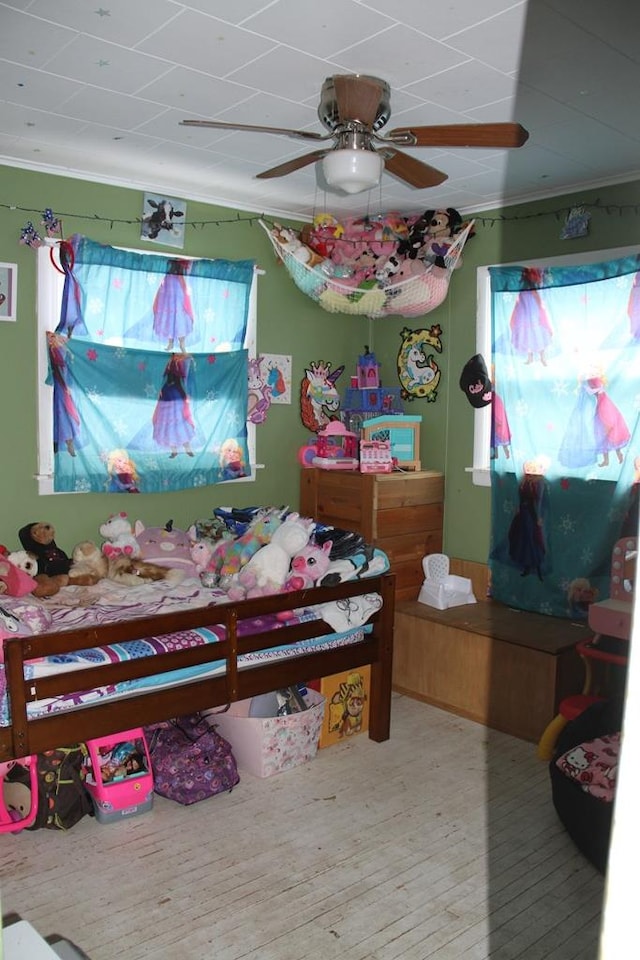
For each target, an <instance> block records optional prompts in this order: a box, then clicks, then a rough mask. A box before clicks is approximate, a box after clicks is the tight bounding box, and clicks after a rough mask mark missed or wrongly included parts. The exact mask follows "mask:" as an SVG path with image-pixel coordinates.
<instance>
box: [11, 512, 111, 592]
mask: <svg viewBox="0 0 640 960" xmlns="http://www.w3.org/2000/svg"><path fill="white" fill-rule="evenodd" d="M55 533H56V532H55V529H54V527H53V524H51V523H45V522H39V523H27V524H26V526H24V527H22V528H21V529H20V530H19V531H18V536H19V538H20V543H21V544H22V546H23V547H24V549H25V550H26V551H27V552H28V553H31V554H33V555H34V556H35V558H36V560H37V561H38V572H37V574H36V576H35V579H36V581H37V582H38V583H39V584H40V585H41V588H42V592H41V593H40V594H39V595H40V596H52V595H53V594H55V593H57V592H58V590H59V589H60V587H65V586H67V584H72V585H74V586H87V585H88V584H92V583H97V579H99V578H97V579H96V576H95V574H94V573H86V572H78V573H77V574H76V573H75V571H74V570H72V560H71V558H70V557H68V556H67V554H66V553H65V552H64V550H62V549H61V548H60V547H59V546H58V545H57V543H56V541H55ZM34 592H35V591H34Z"/></svg>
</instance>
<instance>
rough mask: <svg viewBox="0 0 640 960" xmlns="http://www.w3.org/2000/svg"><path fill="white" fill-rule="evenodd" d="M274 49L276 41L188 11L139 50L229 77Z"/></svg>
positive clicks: (148, 40)
mask: <svg viewBox="0 0 640 960" xmlns="http://www.w3.org/2000/svg"><path fill="white" fill-rule="evenodd" d="M176 33H178V35H179V36H180V37H182V38H184V39H183V42H182V43H176ZM185 39H186V40H187V42H184V40H185ZM273 46H274V44H273V41H271V40H265V39H264V38H262V37H258V36H256V34H254V33H251V32H250V31H248V30H243V29H242V28H241V27H236V26H234V25H233V24H229V23H225V22H224V21H223V20H219V19H217V18H215V17H209V16H206V15H205V14H202V13H197V12H195V11H191V10H185V11H184V12H182V13H181V14H180V16H179V17H177V18H176V20H174V21H172V22H171V23H170V24H168V25H167V26H166V27H160V29H159V30H158V31H156V32H155V33H153V34H152V35H151V36H150V37H148V38H147V39H146V40H143V41H142V43H141V44H140V45H139V49H140V50H141V51H142V52H144V53H148V54H151V55H152V56H154V57H161V58H162V59H164V60H167V61H169V62H170V63H176V64H181V65H182V66H185V67H190V68H191V69H193V70H202V71H203V72H204V73H208V74H211V75H212V76H215V77H226V76H227V74H229V73H231V72H232V71H234V70H235V69H237V67H238V66H240V64H243V63H248V62H249V61H251V60H253V59H255V58H256V57H260V56H262V55H263V54H264V53H266V52H267V51H268V50H271V49H272V47H273Z"/></svg>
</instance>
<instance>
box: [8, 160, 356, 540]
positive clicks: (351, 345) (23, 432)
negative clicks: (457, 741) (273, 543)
mask: <svg viewBox="0 0 640 960" xmlns="http://www.w3.org/2000/svg"><path fill="white" fill-rule="evenodd" d="M0 204H2V206H0V261H2V262H5V263H17V264H18V320H17V323H0V358H1V359H0V364H2V369H3V375H2V377H1V378H0V408H1V409H2V410H3V411H4V418H3V427H2V436H3V456H2V459H3V467H4V469H3V471H2V481H1V489H2V497H0V543H4V544H5V545H6V546H7V547H8V549H10V550H16V549H18V548H19V547H20V544H19V542H18V530H19V529H20V527H21V526H23V525H24V524H25V523H30V522H33V521H37V520H47V521H49V522H51V523H53V524H54V526H55V527H56V531H57V534H56V540H57V543H58V544H59V546H61V547H62V549H64V550H65V551H66V552H67V553H70V552H71V550H72V548H73V546H74V545H75V543H77V542H78V541H79V540H83V539H91V540H96V541H97V542H100V536H99V532H98V528H99V526H100V524H101V523H102V522H103V521H104V520H105V519H106V518H107V517H108V516H109V515H110V514H111V513H115V512H118V511H120V510H126V511H127V512H128V514H129V517H130V518H131V519H140V520H142V521H143V522H144V523H145V525H147V526H149V525H156V524H164V523H165V522H166V521H167V520H168V519H169V518H172V519H173V520H174V523H175V524H176V526H179V527H184V526H187V525H188V524H189V523H191V522H192V521H193V520H195V519H197V518H199V517H208V516H210V515H211V511H212V510H213V508H214V507H216V506H221V505H225V506H227V505H230V506H246V505H250V504H258V503H275V504H289V505H290V506H292V507H296V506H297V505H298V499H299V469H298V463H297V460H296V453H297V451H298V448H299V447H300V446H301V445H302V444H303V443H305V442H306V441H307V438H308V437H309V432H308V430H306V429H305V427H304V426H303V424H302V421H301V419H300V407H299V401H298V394H299V386H300V381H301V380H302V378H303V377H304V369H305V365H307V364H308V363H309V362H310V361H311V360H328V361H330V362H331V364H332V367H333V369H335V368H336V367H337V366H339V365H340V364H342V363H344V364H345V367H346V369H345V373H344V374H343V378H346V377H347V376H348V375H349V374H350V373H351V371H352V370H354V369H355V363H356V357H357V355H358V353H361V352H362V348H363V346H364V344H365V342H366V335H367V331H368V321H367V320H366V319H365V318H357V317H353V318H351V317H349V318H345V317H343V316H338V315H333V314H328V313H325V312H324V311H323V310H321V309H320V308H319V307H318V306H316V304H314V303H313V302H312V301H311V300H309V299H308V298H307V297H305V296H304V294H302V293H300V291H299V290H298V289H297V288H296V287H295V286H294V285H293V283H292V282H291V281H290V280H289V279H288V277H287V274H286V271H285V269H284V267H283V266H282V265H281V264H280V263H278V262H277V261H276V258H275V256H274V253H273V248H272V247H271V244H270V242H269V239H268V237H267V235H266V234H265V232H264V231H263V229H262V228H261V227H260V226H259V225H258V224H257V223H256V222H255V221H254V222H253V223H247V222H242V221H243V219H245V218H251V215H250V214H247V213H238V214H236V211H234V210H229V209H223V208H221V207H213V206H208V205H204V204H200V203H194V202H191V201H188V206H187V218H188V220H189V221H191V222H193V221H196V222H197V223H201V222H202V221H215V220H216V219H218V220H219V221H227V222H226V223H224V222H221V223H220V225H219V226H216V225H215V224H214V223H212V224H210V225H207V226H204V227H200V226H196V227H187V229H186V231H185V245H184V248H183V250H182V252H183V253H184V254H185V255H189V256H202V257H210V258H214V257H223V258H227V259H230V260H236V259H253V260H256V262H257V263H258V265H259V266H260V267H261V268H263V269H264V270H265V271H266V275H265V276H262V277H260V279H259V281H258V318H259V322H258V350H259V351H262V352H265V353H279V354H288V355H291V357H292V403H291V405H283V404H273V405H272V406H271V408H270V410H269V414H268V417H267V421H266V423H264V424H262V425H260V426H258V427H257V462H258V463H260V464H264V469H262V470H259V471H258V473H257V479H256V482H255V483H234V484H221V485H218V486H212V487H205V488H202V489H195V490H193V491H191V490H189V491H182V492H179V493H167V494H146V495H145V494H139V495H136V496H135V499H134V500H131V499H130V498H129V499H123V497H122V495H120V496H118V495H113V494H111V495H109V494H87V495H67V494H57V495H53V496H45V497H42V496H39V495H38V492H37V483H36V479H35V474H36V472H37V456H36V429H37V427H36V425H37V419H36V315H35V310H36V254H35V252H34V251H33V250H31V249H30V248H29V247H26V246H24V245H23V244H20V243H19V239H20V232H21V229H22V227H23V226H24V224H25V223H26V222H27V221H28V220H31V221H32V222H33V224H34V226H35V227H36V229H38V231H39V232H40V233H41V234H42V232H43V229H44V228H41V227H40V220H41V212H42V211H43V210H44V209H45V208H47V207H51V208H52V209H53V211H54V213H55V214H56V216H58V217H60V218H61V219H62V220H63V229H64V235H65V236H67V237H69V236H71V235H73V234H74V233H84V234H86V235H87V236H89V237H91V238H92V239H93V240H96V241H98V242H100V243H109V244H118V245H123V246H129V247H136V248H142V249H150V250H154V251H156V252H159V251H163V250H169V251H171V249H172V248H167V247H164V246H161V245H159V244H156V243H148V242H146V243H145V242H144V241H141V240H140V225H139V223H136V222H135V221H136V218H139V217H140V216H141V213H142V208H143V194H142V193H141V192H140V191H138V190H127V189H122V188H118V187H111V186H105V185H101V184H93V183H89V182H85V181H82V180H76V179H69V178H65V177H58V176H49V175H42V174H39V173H33V172H31V171H24V170H18V169H14V168H11V167H2V166H0ZM10 207H16V208H18V209H15V210H13V209H7V208H10ZM31 211H34V212H31ZM72 214H76V215H77V216H72ZM236 217H238V218H239V219H238V220H236ZM102 218H104V219H102ZM120 221H124V222H120ZM127 221H128V222H127ZM228 221H232V222H228ZM173 252H175V248H173Z"/></svg>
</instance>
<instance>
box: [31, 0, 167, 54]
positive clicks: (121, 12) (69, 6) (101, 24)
mask: <svg viewBox="0 0 640 960" xmlns="http://www.w3.org/2000/svg"><path fill="white" fill-rule="evenodd" d="M51 8H52V4H51V0H33V2H32V3H31V5H30V7H29V13H30V14H33V15H34V16H38V17H42V18H43V19H44V20H49V19H50V18H51V17H52V9H51ZM179 9H180V8H179V7H176V5H175V4H174V3H170V2H169V0H135V2H132V0H107V2H105V3H104V4H100V3H87V0H55V12H54V13H53V17H54V19H55V21H56V23H60V24H64V25H65V26H67V27H70V28H71V29H73V30H77V31H79V32H81V33H84V34H88V35H89V36H93V37H101V38H102V39H103V40H110V41H111V42H112V43H120V44H124V45H125V46H135V44H137V43H139V42H140V41H141V40H142V39H143V38H144V37H146V36H147V35H148V34H149V33H151V32H152V31H154V30H157V28H158V27H159V26H160V25H161V24H163V23H167V22H168V21H170V20H172V19H173V18H174V17H175V16H176V14H177V12H178V11H179Z"/></svg>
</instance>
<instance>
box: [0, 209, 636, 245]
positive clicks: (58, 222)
mask: <svg viewBox="0 0 640 960" xmlns="http://www.w3.org/2000/svg"><path fill="white" fill-rule="evenodd" d="M0 209H2V210H10V211H15V210H18V211H20V212H21V213H26V214H39V215H40V217H41V220H40V226H42V227H44V232H45V235H46V236H48V237H49V236H62V221H63V220H64V219H65V218H70V219H71V218H72V219H75V220H91V221H92V222H94V223H108V224H109V226H110V228H111V229H113V227H114V226H115V224H126V225H129V226H133V225H134V224H141V223H142V218H141V217H131V218H129V219H124V218H117V217H108V216H102V215H101V214H98V213H70V212H66V213H59V214H54V213H53V210H52V208H51V207H47V208H46V209H45V210H44V211H40V210H38V209H34V208H32V207H25V206H22V205H20V204H16V203H2V202H0ZM576 210H583V211H585V212H587V213H589V212H595V211H598V212H599V213H604V214H606V215H608V216H613V215H617V216H624V215H625V214H628V213H633V214H635V215H636V216H637V215H639V214H640V203H602V201H600V200H599V199H597V200H594V201H593V202H591V203H580V204H573V205H571V206H569V207H568V206H562V207H556V208H554V209H552V210H541V211H539V212H537V213H526V214H512V215H511V214H501V215H499V216H487V215H482V214H480V215H476V216H475V217H474V221H475V226H476V228H477V227H479V226H482V227H489V228H491V227H494V226H495V225H496V224H497V223H513V222H517V221H521V220H536V219H540V218H544V217H554V218H555V219H556V220H558V221H560V220H565V221H566V220H567V218H569V217H571V215H572V214H574V213H575V211H576ZM294 219H295V218H294ZM260 221H264V222H266V223H268V224H269V225H270V226H272V227H274V226H275V225H276V224H275V222H274V221H272V220H270V219H269V218H268V217H267V216H265V215H264V214H261V215H257V214H256V215H253V214H251V215H249V216H241V214H239V213H237V214H235V215H234V216H233V217H216V218H215V219H212V220H188V221H186V222H185V224H184V226H185V227H192V228H193V229H194V230H203V229H204V228H205V227H211V226H213V227H222V226H229V225H231V224H238V223H243V224H246V223H248V224H249V225H251V226H253V225H259V224H260ZM18 242H19V243H23V244H25V245H26V246H30V247H34V248H35V247H38V246H42V244H43V243H44V240H43V238H42V237H41V236H40V234H39V233H38V230H37V228H36V227H35V226H34V224H33V221H32V220H28V221H27V222H26V224H25V225H24V227H23V228H22V231H21V234H20V238H19V241H18Z"/></svg>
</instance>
